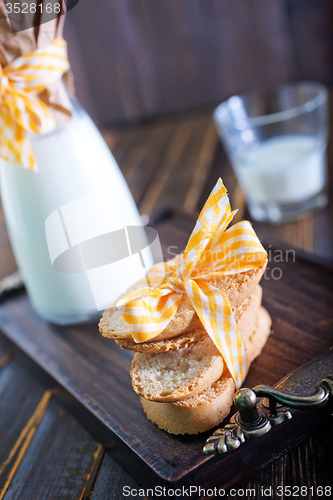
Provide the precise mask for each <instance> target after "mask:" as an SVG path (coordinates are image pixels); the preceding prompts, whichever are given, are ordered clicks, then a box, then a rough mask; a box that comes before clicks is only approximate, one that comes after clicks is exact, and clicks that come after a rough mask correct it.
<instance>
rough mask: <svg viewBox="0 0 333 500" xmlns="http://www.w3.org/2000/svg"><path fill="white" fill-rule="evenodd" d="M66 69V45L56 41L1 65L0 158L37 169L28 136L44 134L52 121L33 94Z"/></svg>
mask: <svg viewBox="0 0 333 500" xmlns="http://www.w3.org/2000/svg"><path fill="white" fill-rule="evenodd" d="M68 69H69V62H68V58H67V44H66V42H65V40H64V39H63V38H56V39H55V40H54V41H53V43H52V44H51V45H49V46H48V47H45V48H42V49H37V50H34V51H33V52H30V53H29V54H24V55H23V56H20V57H18V58H17V59H14V61H12V62H11V63H9V64H7V65H6V66H5V67H2V66H1V64H0V157H1V158H3V159H4V160H7V161H9V162H11V163H19V164H20V165H22V166H23V167H24V168H26V169H30V170H33V169H36V161H35V157H34V154H33V151H32V146H31V143H30V140H29V138H28V137H27V132H37V133H40V134H41V133H46V132H50V131H51V130H52V129H53V128H54V126H55V120H54V117H53V115H52V113H51V112H50V110H49V109H48V107H47V105H46V104H44V103H43V102H42V101H41V100H40V99H39V98H38V97H36V94H39V93H40V92H42V91H43V90H45V89H46V88H47V87H48V86H49V85H51V84H52V83H54V82H56V81H57V80H59V79H60V78H61V76H62V75H63V74H64V73H65V72H66V71H67V70H68Z"/></svg>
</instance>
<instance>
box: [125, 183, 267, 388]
mask: <svg viewBox="0 0 333 500" xmlns="http://www.w3.org/2000/svg"><path fill="white" fill-rule="evenodd" d="M235 213H236V211H231V207H230V203H229V198H228V196H227V190H226V188H225V187H224V185H223V183H222V180H221V179H219V180H218V182H217V184H216V185H215V187H214V189H213V191H212V193H211V194H210V196H209V198H208V200H207V201H206V203H205V206H204V208H203V209H202V211H201V213H200V215H199V217H198V220H197V222H196V225H195V228H194V230H193V232H192V234H191V236H190V239H189V241H188V243H187V245H186V248H185V251H184V254H183V255H182V256H180V257H179V259H178V260H175V259H174V260H172V261H169V262H162V263H160V264H157V265H155V266H153V267H152V268H151V269H150V270H149V273H148V275H147V276H148V277H147V279H146V281H145V283H146V284H147V281H149V283H150V285H151V286H148V287H147V286H144V287H142V288H139V289H137V290H134V291H133V292H131V293H129V294H127V295H126V296H125V297H123V298H122V299H121V300H120V301H119V302H118V303H117V308H118V310H119V311H120V312H121V314H122V316H123V318H124V320H125V322H126V323H127V325H128V327H129V330H130V332H131V334H132V336H133V338H134V340H135V341H136V342H145V341H147V340H150V339H153V338H154V337H156V336H157V335H158V334H159V333H161V332H162V331H163V330H164V329H165V328H166V326H167V325H168V323H169V322H170V321H171V319H172V318H173V316H174V315H175V314H176V312H177V309H178V307H179V305H180V302H181V299H182V296H183V294H184V293H186V294H187V295H188V297H189V299H190V301H191V303H192V306H193V308H194V309H195V311H196V313H197V315H198V316H199V319H200V321H201V323H202V324H203V326H204V328H205V330H206V331H207V333H208V335H209V336H210V338H211V339H212V341H213V342H214V344H215V345H216V347H217V348H218V350H219V351H220V353H221V355H222V357H223V359H224V362H225V363H226V365H227V367H228V369H229V371H230V373H231V375H232V377H233V378H234V380H235V383H236V386H237V388H239V387H240V386H241V384H242V382H243V380H244V378H245V376H246V374H247V370H248V363H247V360H246V354H245V350H244V346H243V343H242V340H241V337H240V334H239V332H238V329H237V325H236V321H235V318H234V316H233V313H232V309H231V306H230V303H229V300H228V298H227V296H226V294H225V293H224V292H223V291H222V290H221V289H219V288H218V287H217V286H216V284H218V279H219V277H222V276H226V275H236V274H238V273H242V272H245V271H248V270H250V269H254V268H256V267H258V266H260V265H261V264H263V263H264V261H265V260H266V258H267V253H266V251H265V249H264V248H263V246H262V245H261V243H260V241H259V240H258V238H257V236H256V234H255V232H254V230H253V229H252V226H251V224H250V223H249V222H247V221H243V222H238V223H237V224H235V225H233V226H232V227H230V228H229V229H227V227H228V225H229V224H230V222H231V221H232V219H233V217H234V215H235ZM139 286H140V285H139Z"/></svg>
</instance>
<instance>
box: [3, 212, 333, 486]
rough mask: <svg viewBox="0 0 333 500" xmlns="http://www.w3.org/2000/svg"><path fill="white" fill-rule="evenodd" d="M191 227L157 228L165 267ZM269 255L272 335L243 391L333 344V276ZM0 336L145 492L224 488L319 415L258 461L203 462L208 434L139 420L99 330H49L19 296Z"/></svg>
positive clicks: (125, 372) (289, 431) (118, 359)
mask: <svg viewBox="0 0 333 500" xmlns="http://www.w3.org/2000/svg"><path fill="white" fill-rule="evenodd" d="M194 223H195V218H194V217H193V216H190V215H186V214H184V213H177V214H176V215H171V214H169V217H167V218H166V219H165V220H163V221H160V222H159V223H158V224H157V225H156V228H157V229H158V232H159V236H160V239H161V242H162V246H163V251H164V257H165V259H167V258H171V257H172V256H173V255H174V254H175V253H179V252H180V251H182V250H183V249H184V247H185V245H186V242H187V239H188V237H189V235H190V232H191V230H192V229H193V227H194ZM258 236H259V237H260V235H258ZM269 250H270V257H271V262H270V263H269V265H268V268H269V271H268V272H267V274H266V277H265V278H264V279H263V280H262V282H261V284H262V286H263V289H264V295H263V305H264V306H265V307H266V309H267V310H268V311H269V313H270V314H271V316H272V319H273V327H272V334H271V336H270V338H269V340H268V342H267V345H266V346H265V348H264V350H263V353H262V354H261V356H260V357H259V358H258V359H256V360H255V361H254V363H253V364H252V366H251V369H250V372H249V374H248V376H247V378H246V380H245V383H244V385H245V386H248V387H253V386H254V385H257V384H269V385H274V384H276V383H277V382H278V381H279V380H280V379H281V378H282V377H284V376H285V375H286V374H287V373H289V372H290V371H292V370H294V369H295V368H297V367H298V366H300V365H302V364H304V363H306V362H307V361H309V360H311V359H312V358H314V357H316V356H319V355H321V354H323V353H324V352H326V351H327V350H328V349H329V348H330V347H331V345H333V333H332V332H333V328H332V326H333V307H332V305H333V287H332V282H333V280H332V277H333V272H332V270H331V269H329V268H327V267H323V266H319V265H316V264H313V263H310V262H306V261H305V260H304V259H303V258H298V257H297V256H296V257H295V259H294V258H293V257H294V253H293V252H292V251H290V252H288V259H287V255H286V252H285V250H284V251H283V252H282V251H277V249H273V248H271V247H269ZM287 260H288V261H287ZM275 268H276V269H278V270H275V271H273V274H272V270H273V269H275ZM280 275H281V277H280ZM278 277H280V279H276V278H278ZM0 329H1V330H2V332H3V333H4V334H5V335H7V337H9V339H11V341H13V342H14V343H15V344H16V345H17V346H19V347H20V348H21V349H22V350H23V351H24V352H25V353H26V354H27V355H28V356H29V357H30V358H32V359H33V360H34V361H35V362H36V363H37V364H38V365H39V366H40V367H41V368H42V369H43V370H45V371H46V372H47V373H48V374H49V375H51V376H52V377H53V378H54V379H55V380H56V381H57V382H58V383H59V384H60V385H61V386H62V387H64V388H65V389H66V391H68V392H69V393H70V394H71V395H72V397H73V398H75V400H76V401H77V403H78V405H79V408H81V409H82V415H83V414H85V415H86V414H89V415H90V416H91V419H92V421H94V422H96V425H97V426H98V425H99V426H100V427H101V428H102V429H103V431H105V432H104V434H103V436H104V437H101V438H100V439H103V444H104V445H105V446H106V447H107V448H108V449H109V450H110V452H111V453H112V454H113V455H114V456H115V457H116V459H117V460H118V461H120V462H121V463H122V465H123V466H124V467H125V469H126V470H127V471H128V472H129V473H130V474H131V475H133V476H134V477H135V478H136V479H137V480H138V482H139V483H140V484H142V485H146V486H152V484H165V485H172V486H176V485H183V484H184V485H188V484H192V485H194V484H200V485H201V486H203V485H206V486H208V485H209V486H210V487H211V486H213V487H214V486H220V487H223V486H230V485H232V484H235V482H236V481H237V480H239V479H241V480H244V479H245V478H246V477H247V476H248V474H249V473H251V471H252V470H253V469H254V468H256V467H258V466H260V465H262V464H263V463H264V462H267V461H268V460H271V459H272V458H276V457H277V456H278V455H279V454H281V453H282V452H283V451H284V450H286V449H287V448H288V447H290V446H291V445H292V444H293V443H295V444H296V442H297V440H300V439H302V438H304V437H305V436H306V435H308V434H309V433H310V432H311V429H312V427H313V423H312V417H311V415H312V416H313V417H315V414H311V413H310V414H309V415H310V416H309V415H308V416H307V417H306V418H305V417H302V418H300V419H299V421H298V420H297V419H293V420H294V423H293V425H290V426H289V427H287V426H286V427H285V430H284V431H283V432H281V433H280V436H275V438H273V437H272V439H271V443H270V444H268V445H267V444H266V445H265V446H266V448H265V450H264V451H263V452H262V453H259V454H258V452H255V453H254V452H252V455H251V453H250V452H249V450H250V449H251V446H252V445H249V446H250V447H247V446H244V447H243V449H241V448H240V449H238V450H236V451H235V452H232V453H230V454H227V455H224V456H223V457H220V456H209V457H206V456H204V455H203V454H202V447H203V445H204V443H205V440H206V439H207V437H209V435H210V434H211V432H208V433H205V434H200V435H198V436H183V437H177V436H172V435H169V434H167V433H166V432H163V431H161V430H159V429H158V428H157V427H156V426H155V425H153V424H152V423H151V422H149V421H148V420H147V419H146V418H145V416H144V414H143V411H142V409H141V405H140V401H139V397H138V396H137V395H136V394H135V393H134V391H133V390H132V387H131V381H130V375H129V371H130V364H131V358H132V355H131V353H130V352H127V351H122V350H121V349H120V348H119V347H118V346H117V345H116V344H115V343H114V342H113V341H111V340H107V339H105V338H103V337H102V336H101V335H100V334H99V332H98V327H97V324H96V325H89V326H80V327H79V326H78V327H59V326H54V325H50V324H48V323H47V322H45V321H43V320H41V319H40V318H39V317H38V315H37V314H36V313H35V312H34V311H33V309H32V308H31V305H30V303H29V300H28V298H27V296H26V294H25V293H21V294H19V295H16V296H15V297H12V298H11V299H8V300H7V301H6V302H4V303H2V304H1V305H0ZM315 418H319V417H317V416H316V417H315ZM314 421H315V420H313V422H314ZM284 425H285V424H282V426H284ZM282 426H281V428H282ZM101 436H102V435H101ZM249 457H250V458H251V457H252V458H251V460H250V461H249ZM253 457H255V458H253Z"/></svg>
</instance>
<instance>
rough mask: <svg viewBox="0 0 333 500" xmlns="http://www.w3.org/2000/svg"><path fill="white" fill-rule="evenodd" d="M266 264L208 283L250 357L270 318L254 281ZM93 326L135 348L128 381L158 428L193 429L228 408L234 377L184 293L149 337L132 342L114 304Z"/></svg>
mask: <svg viewBox="0 0 333 500" xmlns="http://www.w3.org/2000/svg"><path fill="white" fill-rule="evenodd" d="M266 264H267V262H264V264H262V265H261V266H259V267H257V268H254V269H252V270H250V271H246V272H243V273H239V274H237V275H234V276H223V277H218V278H215V282H214V283H212V284H213V285H214V286H216V287H218V288H219V289H221V290H223V292H224V293H225V294H226V296H227V297H228V300H229V303H230V305H231V308H232V311H233V315H234V318H235V320H236V323H237V326H238V331H239V333H240V335H241V337H242V340H243V343H244V347H245V351H246V354H247V357H248V360H249V361H250V362H252V361H253V359H254V358H255V357H257V356H258V355H259V354H260V352H261V351H262V348H263V347H264V345H265V343H266V341H267V338H268V336H269V333H270V326H271V319H270V317H269V314H268V313H267V311H266V310H265V309H264V308H263V307H262V306H261V299H262V289H261V287H260V285H259V281H260V279H261V277H262V275H263V273H264V271H265V268H266ZM132 289H135V285H134V286H133V287H132ZM126 293H128V291H127V292H126ZM99 327H100V332H101V333H102V335H103V336H104V337H107V338H111V339H114V340H115V341H116V342H117V344H119V345H120V346H121V347H122V348H123V349H129V350H132V351H135V352H136V354H135V356H134V359H133V363H132V369H131V378H132V385H133V388H134V390H135V392H137V393H138V394H139V395H140V396H141V403H142V406H143V409H144V411H145V413H146V415H147V417H148V418H149V419H150V420H152V421H153V422H154V423H156V424H157V425H158V426H159V427H160V428H161V429H164V430H166V431H168V432H170V433H172V434H187V433H188V434H197V433H199V432H204V431H206V430H208V429H211V428H212V427H215V426H216V425H218V424H219V423H220V422H221V421H222V420H223V419H224V418H225V417H226V416H227V415H228V414H229V411H230V407H231V405H232V402H233V396H234V393H235V383H234V380H233V379H232V377H231V375H230V372H229V370H228V368H227V367H226V365H225V363H224V362H223V358H222V356H221V354H220V352H219V351H218V350H217V348H216V347H215V345H214V343H213V342H212V341H211V339H210V337H209V336H208V335H207V332H206V331H205V329H204V327H203V325H202V323H201V322H200V320H199V318H198V316H197V314H196V312H195V310H194V308H193V306H192V304H191V302H190V300H189V298H188V297H187V295H186V294H184V295H183V298H182V301H181V303H180V306H179V308H178V310H177V313H176V314H175V316H174V317H173V319H172V320H171V321H170V323H169V324H168V326H167V327H166V328H165V330H163V332H162V333H160V334H159V335H158V336H156V337H154V339H153V340H150V341H147V342H140V343H136V342H135V341H134V340H133V338H132V335H131V333H130V331H129V329H128V326H127V324H126V323H125V321H124V320H123V317H122V315H121V314H120V312H119V311H118V310H117V308H116V306H112V307H110V308H108V309H106V311H105V312H104V313H103V317H102V319H101V321H100V324H99Z"/></svg>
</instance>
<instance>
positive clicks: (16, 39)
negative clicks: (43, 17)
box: [0, 0, 72, 123]
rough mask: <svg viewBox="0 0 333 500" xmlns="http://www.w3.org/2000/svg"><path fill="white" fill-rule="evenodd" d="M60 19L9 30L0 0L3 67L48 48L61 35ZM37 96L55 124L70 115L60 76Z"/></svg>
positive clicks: (0, 37)
mask: <svg viewBox="0 0 333 500" xmlns="http://www.w3.org/2000/svg"><path fill="white" fill-rule="evenodd" d="M42 2H43V3H45V4H46V3H47V0H40V1H39V2H38V3H42ZM64 21H65V16H64V15H63V16H60V17H59V18H57V19H54V20H52V21H49V22H47V23H45V24H41V25H40V26H38V27H36V28H30V29H27V30H24V31H20V32H18V33H13V31H12V28H11V25H10V21H9V18H8V15H7V12H6V7H5V1H4V0H0V64H1V65H2V66H3V67H5V66H6V65H7V64H9V63H11V62H12V61H13V60H14V59H17V58H18V57H20V56H22V55H24V54H28V53H30V52H33V51H35V50H36V49H41V48H45V47H48V46H49V45H50V44H51V43H52V42H53V41H54V40H55V39H57V38H61V37H62V31H63V24H64ZM66 83H67V82H66ZM70 90H71V89H70ZM38 97H39V99H41V100H42V101H43V102H44V103H45V104H46V105H47V106H48V107H49V109H50V110H51V111H52V114H53V115H54V118H55V119H56V121H57V123H65V122H67V121H68V120H69V119H70V118H71V116H72V113H71V110H72V106H71V103H70V100H69V98H68V94H67V90H66V89H65V87H64V83H63V81H62V80H61V79H59V80H58V81H56V82H55V83H53V84H51V85H50V86H49V87H48V88H47V89H46V90H44V91H43V92H41V93H40V94H39V95H38Z"/></svg>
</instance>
